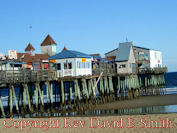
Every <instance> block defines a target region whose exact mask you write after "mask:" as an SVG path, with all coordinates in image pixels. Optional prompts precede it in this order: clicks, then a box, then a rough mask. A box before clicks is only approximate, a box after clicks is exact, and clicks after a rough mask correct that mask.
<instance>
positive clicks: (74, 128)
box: [0, 114, 177, 133]
mask: <svg viewBox="0 0 177 133" xmlns="http://www.w3.org/2000/svg"><path fill="white" fill-rule="evenodd" d="M22 120H23V121H25V122H26V125H25V124H24V122H23V126H21V123H20V122H21V121H22ZM44 120H45V123H46V122H47V121H49V119H48V118H45V119H44V118H42V119H39V118H38V119H37V118H33V119H30V118H27V119H16V120H15V119H14V120H7V121H5V120H3V119H1V120H0V133H11V132H28V133H40V132H42V131H45V132H49V133H56V132H61V133H63V132H66V133H90V132H91V133H96V132H100V133H114V132H119V133H132V132H133V133H175V132H176V131H177V114H152V115H127V116H102V117H101V116H99V117H96V116H94V118H92V124H91V117H70V118H69V119H68V118H67V119H66V117H58V118H52V119H50V121H54V122H55V123H57V122H58V125H57V124H54V122H53V123H52V122H51V123H52V124H49V123H50V122H48V124H47V125H45V124H44V123H43V124H41V125H40V124H39V123H37V124H36V127H35V125H34V123H33V124H32V128H30V126H29V125H28V123H30V122H31V121H33V122H34V121H38V122H39V121H40V122H44ZM163 120H164V124H162V123H161V124H159V123H160V122H162V121H163ZM65 121H66V122H67V123H65ZM74 121H75V122H74ZM76 121H77V122H76ZM147 121H151V122H150V123H151V124H148V122H147ZM27 122H28V123H27ZM111 122H112V124H108V123H111ZM157 122H159V123H158V124H156V123H157ZM167 122H168V123H167ZM98 123H99V124H98ZM114 123H115V124H114ZM154 123H155V124H154ZM5 124H6V125H5ZM12 125H13V126H12ZM44 125H45V126H44ZM5 126H7V127H10V126H12V127H10V128H7V127H5ZM49 127H53V128H49Z"/></svg>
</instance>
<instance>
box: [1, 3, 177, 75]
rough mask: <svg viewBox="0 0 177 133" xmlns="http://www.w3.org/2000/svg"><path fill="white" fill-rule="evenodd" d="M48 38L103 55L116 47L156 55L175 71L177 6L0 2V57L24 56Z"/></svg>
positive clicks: (169, 69)
mask: <svg viewBox="0 0 177 133" xmlns="http://www.w3.org/2000/svg"><path fill="white" fill-rule="evenodd" d="M48 34H50V35H51V36H52V38H53V39H54V40H55V42H56V43H57V45H58V47H57V51H58V52H60V51H61V50H62V49H63V47H64V46H66V48H67V49H70V50H77V51H81V52H84V53H87V54H93V53H100V54H101V55H102V56H103V57H104V54H105V53H106V52H108V51H110V50H112V49H115V48H117V47H118V44H119V43H120V42H125V41H126V37H127V38H128V41H132V42H133V44H134V45H136V46H141V47H146V48H150V49H156V50H160V51H162V55H163V65H164V66H167V67H168V71H170V72H173V71H177V0H1V2H0V53H4V54H6V55H7V53H8V50H17V51H18V52H24V49H25V48H26V46H27V45H28V43H29V42H30V43H31V44H32V45H33V46H34V47H35V49H36V53H40V52H41V48H40V44H41V43H42V41H43V40H44V38H45V37H46V36H47V35H48Z"/></svg>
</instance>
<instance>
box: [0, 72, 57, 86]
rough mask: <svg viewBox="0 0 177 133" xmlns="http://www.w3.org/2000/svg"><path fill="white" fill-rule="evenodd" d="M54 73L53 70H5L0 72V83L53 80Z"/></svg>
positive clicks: (54, 77)
mask: <svg viewBox="0 0 177 133" xmlns="http://www.w3.org/2000/svg"><path fill="white" fill-rule="evenodd" d="M55 79H56V72H55V71H53V70H38V71H33V70H14V71H13V70H7V71H0V83H1V84H3V83H18V82H35V81H48V80H55Z"/></svg>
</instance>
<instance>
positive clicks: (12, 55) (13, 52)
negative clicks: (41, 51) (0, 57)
mask: <svg viewBox="0 0 177 133" xmlns="http://www.w3.org/2000/svg"><path fill="white" fill-rule="evenodd" d="M8 58H9V59H17V51H16V50H9V51H8Z"/></svg>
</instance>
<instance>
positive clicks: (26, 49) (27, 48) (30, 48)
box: [25, 43, 35, 51]
mask: <svg viewBox="0 0 177 133" xmlns="http://www.w3.org/2000/svg"><path fill="white" fill-rule="evenodd" d="M31 50H35V48H34V47H33V46H32V45H31V43H29V44H28V46H27V47H26V48H25V51H31Z"/></svg>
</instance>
